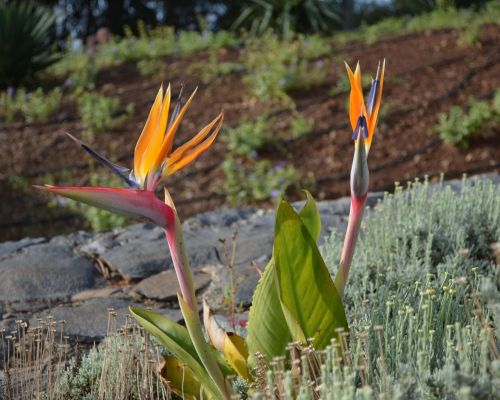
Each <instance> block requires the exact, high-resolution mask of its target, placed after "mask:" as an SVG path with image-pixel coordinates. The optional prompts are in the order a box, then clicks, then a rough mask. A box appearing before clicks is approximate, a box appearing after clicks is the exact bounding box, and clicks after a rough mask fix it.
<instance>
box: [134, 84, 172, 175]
mask: <svg viewBox="0 0 500 400" xmlns="http://www.w3.org/2000/svg"><path fill="white" fill-rule="evenodd" d="M169 108H170V84H169V85H168V87H167V91H166V92H165V97H164V98H163V102H162V107H161V113H160V115H159V118H158V120H157V122H156V125H155V126H154V129H153V134H152V135H151V136H150V139H149V142H148V143H147V147H146V150H145V151H144V153H143V155H142V158H141V163H140V168H139V172H140V174H141V175H146V174H147V173H148V172H149V171H151V170H153V169H155V168H158V166H159V165H157V164H156V163H155V161H156V159H157V155H158V152H159V151H160V148H161V144H162V142H163V138H164V136H165V130H166V129H167V122H168V111H169Z"/></svg>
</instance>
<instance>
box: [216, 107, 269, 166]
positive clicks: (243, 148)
mask: <svg viewBox="0 0 500 400" xmlns="http://www.w3.org/2000/svg"><path fill="white" fill-rule="evenodd" d="M273 124H274V120H272V119H270V118H269V117H268V116H267V115H260V116H258V117H257V118H256V119H255V120H253V121H251V120H247V121H243V122H242V123H241V124H239V125H238V126H237V127H235V128H227V129H226V132H225V135H224V139H225V141H226V143H227V148H228V150H229V151H230V152H231V153H234V154H238V155H243V156H250V155H251V154H252V152H255V151H256V150H259V149H260V148H261V147H262V146H263V145H264V144H266V143H267V142H268V141H269V137H270V132H271V130H272V128H273Z"/></svg>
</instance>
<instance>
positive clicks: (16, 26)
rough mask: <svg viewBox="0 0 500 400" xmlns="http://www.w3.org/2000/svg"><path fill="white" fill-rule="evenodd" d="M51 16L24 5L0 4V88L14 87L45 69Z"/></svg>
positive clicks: (46, 12)
mask: <svg viewBox="0 0 500 400" xmlns="http://www.w3.org/2000/svg"><path fill="white" fill-rule="evenodd" d="M54 21H55V16H54V15H53V14H52V12H50V11H49V10H48V9H45V8H43V7H40V6H34V5H31V4H29V3H28V2H10V3H9V2H7V3H6V2H1V3H0V43H1V46H0V88H4V87H7V86H9V85H12V86H17V85H19V84H21V83H23V82H25V81H27V80H29V79H31V78H33V76H34V74H35V73H37V72H38V71H40V70H42V69H44V68H46V67H47V66H48V65H50V64H51V63H52V62H54V61H55V58H54V57H53V56H52V54H51V45H52V42H51V39H50V31H51V29H52V28H53V25H54Z"/></svg>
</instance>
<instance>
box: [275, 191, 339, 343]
mask: <svg viewBox="0 0 500 400" xmlns="http://www.w3.org/2000/svg"><path fill="white" fill-rule="evenodd" d="M274 260H275V266H276V277H277V281H278V288H279V289H278V290H279V293H280V298H281V301H282V303H283V304H284V305H285V307H286V310H287V317H288V318H287V319H288V320H290V318H293V320H295V321H296V322H297V323H298V325H299V326H300V328H301V331H302V333H303V334H304V335H305V336H306V338H312V339H313V344H314V346H315V348H316V349H323V348H324V347H326V346H327V345H328V344H329V343H330V340H331V339H332V338H333V337H335V335H336V332H335V330H336V329H337V328H344V329H345V330H347V319H346V316H345V311H344V307H343V304H342V300H341V298H340V296H339V294H338V292H337V289H336V288H335V285H334V283H333V280H332V278H331V276H330V274H329V272H328V269H327V267H326V265H325V263H324V261H323V258H322V257H321V254H320V253H319V250H318V247H317V246H316V243H315V240H314V239H313V238H312V237H311V235H310V231H309V229H308V228H307V227H306V225H305V224H304V222H303V221H302V220H301V218H300V216H299V215H298V214H297V213H296V212H295V211H294V210H293V208H292V207H291V206H290V204H288V203H287V202H285V201H282V202H281V203H280V206H279V208H278V212H277V215H276V227H275V240H274ZM290 329H293V330H294V331H295V332H297V329H296V327H294V326H293V324H291V326H290ZM293 339H294V340H301V339H303V336H302V335H298V337H294V338H293Z"/></svg>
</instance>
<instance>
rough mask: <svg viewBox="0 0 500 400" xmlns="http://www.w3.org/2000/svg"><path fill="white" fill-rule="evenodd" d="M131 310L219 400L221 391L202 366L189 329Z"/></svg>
mask: <svg viewBox="0 0 500 400" xmlns="http://www.w3.org/2000/svg"><path fill="white" fill-rule="evenodd" d="M129 309H130V312H131V313H132V315H133V317H134V318H135V319H136V320H137V322H138V323H139V324H140V325H141V326H143V327H144V329H146V330H147V331H148V332H149V333H150V334H152V335H153V336H154V337H155V338H156V339H157V340H158V341H159V342H160V343H161V344H162V345H164V346H165V347H166V348H167V349H168V350H169V351H170V352H171V353H172V354H173V355H174V356H175V357H177V358H178V359H179V360H180V361H181V362H182V363H184V364H186V365H187V366H188V367H189V368H190V369H191V371H193V373H194V374H195V375H196V377H197V379H198V380H199V381H200V383H201V384H202V385H203V387H204V388H205V389H206V390H207V391H208V392H209V393H210V395H211V396H212V397H213V398H218V396H217V394H218V393H219V389H218V388H217V386H216V385H215V384H214V382H213V381H212V379H211V378H210V376H209V375H208V373H207V371H206V369H205V367H204V366H203V365H202V363H201V361H200V358H199V357H198V355H197V353H196V350H195V348H194V345H193V343H192V342H191V339H190V337H189V333H188V331H187V329H186V328H184V327H183V326H181V325H179V324H178V323H176V322H174V321H171V320H169V319H168V318H166V317H164V316H163V315H160V314H157V313H155V312H152V311H148V310H143V309H140V308H136V307H129Z"/></svg>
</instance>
